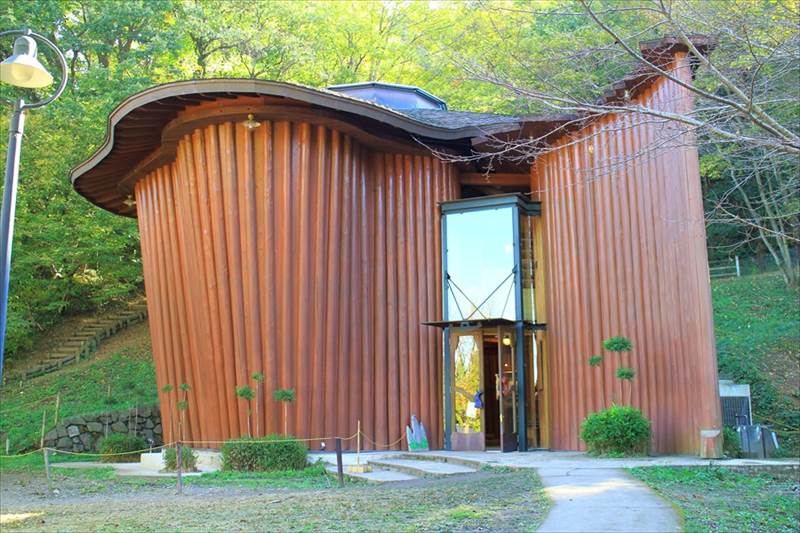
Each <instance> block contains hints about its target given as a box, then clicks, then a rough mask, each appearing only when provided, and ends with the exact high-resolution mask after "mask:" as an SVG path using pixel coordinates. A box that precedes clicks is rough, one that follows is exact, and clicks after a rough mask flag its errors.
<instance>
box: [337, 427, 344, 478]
mask: <svg viewBox="0 0 800 533" xmlns="http://www.w3.org/2000/svg"><path fill="white" fill-rule="evenodd" d="M336 473H337V474H338V476H339V486H340V487H344V466H343V465H342V439H340V438H339V437H336Z"/></svg>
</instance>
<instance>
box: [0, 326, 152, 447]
mask: <svg viewBox="0 0 800 533" xmlns="http://www.w3.org/2000/svg"><path fill="white" fill-rule="evenodd" d="M57 394H60V399H61V402H60V406H59V419H63V418H65V417H68V416H73V415H83V414H90V413H100V412H104V411H114V410H120V409H126V408H128V407H134V406H137V405H146V404H153V403H156V402H157V401H158V398H157V391H156V380H155V370H154V367H153V359H152V355H151V351H150V330H149V329H148V326H147V323H141V324H136V325H134V326H131V327H130V328H128V329H125V330H123V331H122V332H120V333H118V334H117V335H115V336H113V337H111V338H110V339H108V340H107V341H105V342H104V343H103V344H101V345H100V347H99V348H98V350H97V352H95V354H94V356H93V357H92V358H91V359H88V360H86V361H81V362H80V363H77V364H75V365H73V366H69V367H66V368H65V369H63V370H60V371H58V372H54V373H52V374H47V375H45V376H42V377H39V378H35V379H32V380H30V381H26V382H24V383H23V386H22V387H19V386H16V385H8V386H5V387H3V388H2V389H0V440H2V443H3V446H4V445H5V439H6V437H8V439H9V441H10V449H11V452H12V453H14V452H15V451H20V450H24V449H27V448H30V447H35V446H37V445H38V443H39V437H40V434H41V426H42V413H43V412H45V417H46V419H45V431H47V430H48V429H50V428H51V427H52V426H53V423H54V418H55V406H56V395H57Z"/></svg>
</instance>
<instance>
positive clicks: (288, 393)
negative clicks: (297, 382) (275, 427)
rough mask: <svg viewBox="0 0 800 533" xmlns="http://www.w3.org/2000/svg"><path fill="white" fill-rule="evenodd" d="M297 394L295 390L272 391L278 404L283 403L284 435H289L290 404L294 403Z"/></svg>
mask: <svg viewBox="0 0 800 533" xmlns="http://www.w3.org/2000/svg"><path fill="white" fill-rule="evenodd" d="M296 396H297V395H296V394H295V392H294V389H275V390H274V391H272V398H273V399H274V400H275V401H276V402H282V403H283V435H284V436H288V435H289V404H290V403H292V402H293V401H294V400H295V398H296Z"/></svg>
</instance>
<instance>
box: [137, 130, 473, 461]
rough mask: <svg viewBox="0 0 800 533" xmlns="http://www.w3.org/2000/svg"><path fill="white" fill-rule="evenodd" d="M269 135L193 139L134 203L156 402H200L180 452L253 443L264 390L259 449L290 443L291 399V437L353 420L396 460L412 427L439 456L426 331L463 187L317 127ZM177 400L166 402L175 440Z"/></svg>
mask: <svg viewBox="0 0 800 533" xmlns="http://www.w3.org/2000/svg"><path fill="white" fill-rule="evenodd" d="M261 124H262V125H261V127H259V128H257V129H255V130H253V131H249V130H248V129H246V128H245V127H244V126H243V125H242V124H241V123H233V122H223V123H220V124H212V125H207V126H203V127H202V128H200V129H196V130H194V131H193V132H192V133H190V134H188V135H186V136H185V137H183V138H182V139H181V140H180V142H179V143H178V148H177V157H176V161H175V162H174V163H172V164H169V165H166V166H163V167H161V168H159V169H157V170H155V171H153V172H151V173H149V174H148V175H147V176H146V177H145V178H143V179H142V180H140V181H139V182H138V183H137V184H136V188H135V190H136V201H137V210H138V218H139V227H140V232H141V242H142V255H143V260H144V273H145V284H146V289H147V295H148V307H149V312H150V325H151V326H150V327H151V332H152V337H153V354H154V358H155V363H156V374H157V381H158V386H159V389H161V387H163V386H164V385H165V384H167V383H170V384H173V385H175V386H177V385H178V384H180V383H189V384H190V385H191V386H192V390H191V392H190V394H189V408H188V410H187V412H186V419H187V420H186V435H185V437H186V439H188V440H193V441H219V440H224V439H227V438H231V437H238V436H240V435H242V434H245V433H246V431H247V409H246V404H245V402H244V401H243V400H240V399H238V398H237V397H236V396H235V388H236V387H237V386H241V385H245V384H247V385H250V386H254V382H253V380H252V379H251V378H250V376H251V375H252V373H254V372H262V373H263V374H264V376H265V380H264V386H263V391H262V394H260V395H259V396H258V398H257V400H256V401H257V402H258V406H259V407H258V409H257V411H258V413H259V418H260V419H259V420H258V421H256V414H255V411H256V409H255V408H254V409H253V411H254V412H253V414H252V416H251V427H252V429H253V431H255V429H256V427H257V426H258V427H259V428H260V433H262V434H263V433H272V432H277V433H280V432H282V431H283V419H282V407H281V406H279V405H278V404H277V403H276V402H274V401H273V400H272V391H273V390H274V389H276V388H292V387H293V388H295V389H296V391H297V401H296V402H295V403H294V404H293V405H292V406H291V408H290V410H289V417H288V427H289V432H290V433H292V434H294V435H297V436H299V437H303V438H310V437H332V436H349V435H352V434H354V433H355V431H356V424H357V421H358V420H361V423H362V429H363V430H364V433H365V434H366V435H367V436H368V437H369V438H370V439H373V440H374V441H376V442H377V443H378V444H380V445H385V444H389V443H395V446H394V447H395V448H397V447H399V446H400V445H401V444H402V442H401V441H400V439H401V436H402V435H403V433H402V430H403V428H404V426H405V424H407V423H408V419H409V417H410V416H411V415H412V414H415V415H417V416H418V417H420V418H421V420H422V421H423V422H424V423H425V424H426V426H427V427H428V429H429V435H430V437H431V440H432V444H433V445H434V446H436V445H440V442H439V437H440V433H441V428H440V421H441V419H442V414H441V405H440V404H441V335H440V333H439V332H437V331H436V330H435V329H434V328H429V327H425V326H420V322H421V321H423V320H427V319H432V318H435V317H438V316H441V297H440V294H441V290H440V287H441V263H440V261H441V258H440V250H441V243H440V230H439V214H438V208H437V203H438V202H440V201H444V200H448V199H453V198H455V197H456V195H457V194H458V180H457V176H456V173H455V171H454V169H453V168H452V167H451V166H449V165H447V164H445V163H442V162H440V161H438V160H436V159H435V158H433V157H424V156H418V155H394V154H385V153H377V152H375V151H372V150H370V149H369V148H367V147H365V146H362V145H361V144H359V142H357V141H355V140H354V139H352V138H351V137H350V136H348V135H345V134H342V133H340V132H338V131H336V130H334V129H330V128H328V127H325V126H322V125H312V124H309V123H304V122H287V121H277V122H271V121H263V122H262V123H261ZM175 398H176V394H175V393H174V392H173V393H170V394H164V393H161V394H160V399H161V405H162V416H163V417H164V429H165V431H166V437H165V438H166V439H167V440H173V439H175V438H177V437H178V436H179V435H177V433H176V432H177V427H178V424H177V420H176V418H175V417H176V405H175V404H176V399H175ZM254 407H255V404H254ZM317 444H318V443H313V444H312V446H313V447H317ZM326 444H327V445H328V446H333V441H328V442H327V443H326ZM215 445H216V444H212V446H215ZM346 446H348V447H350V448H353V447H354V446H355V442H354V441H349V442H347V443H346ZM364 447H365V448H366V449H371V448H373V447H374V445H373V444H372V443H370V442H369V441H367V442H365V443H364Z"/></svg>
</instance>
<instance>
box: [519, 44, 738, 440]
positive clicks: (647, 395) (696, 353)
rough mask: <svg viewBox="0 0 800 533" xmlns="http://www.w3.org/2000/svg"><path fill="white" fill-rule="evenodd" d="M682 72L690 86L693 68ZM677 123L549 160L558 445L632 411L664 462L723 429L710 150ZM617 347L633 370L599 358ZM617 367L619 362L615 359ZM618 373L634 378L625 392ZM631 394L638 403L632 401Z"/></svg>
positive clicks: (546, 200)
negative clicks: (708, 210) (615, 339)
mask: <svg viewBox="0 0 800 533" xmlns="http://www.w3.org/2000/svg"><path fill="white" fill-rule="evenodd" d="M673 71H674V72H675V73H676V74H678V75H681V76H684V77H686V79H687V81H689V82H690V81H691V69H690V67H689V64H688V58H687V57H686V56H685V55H684V54H679V55H678V58H677V63H676V64H674V65H673ZM638 98H639V99H640V101H641V102H642V103H643V104H644V105H646V106H648V107H651V108H654V109H663V110H665V111H670V110H675V111H680V107H681V106H687V105H691V96H690V95H689V94H688V92H687V91H686V90H685V89H683V88H681V87H680V86H679V85H678V84H676V83H672V82H668V81H667V80H666V79H664V78H662V79H659V80H658V81H656V82H655V83H654V84H652V85H650V87H648V88H647V89H646V90H645V91H644V92H642V93H641V94H640V95H639V96H638ZM690 135H691V134H690V133H689V132H687V131H684V130H682V129H681V128H679V127H678V126H676V125H675V124H674V123H667V122H666V121H664V120H661V119H658V118H654V117H647V116H644V115H619V116H611V117H606V118H603V119H600V120H597V121H595V122H593V123H592V124H591V125H590V126H589V127H587V128H586V129H584V130H581V131H580V132H577V133H576V134H574V135H571V136H569V137H564V138H562V139H560V140H559V141H558V142H557V143H556V144H555V145H554V147H553V148H554V149H553V151H551V152H549V153H547V154H546V155H543V156H542V157H540V158H539V160H538V161H537V162H536V165H535V166H534V167H533V172H532V184H531V185H532V190H533V191H535V193H536V194H537V195H538V196H539V198H540V199H541V201H542V223H543V227H544V240H545V242H544V255H545V257H544V258H543V259H544V262H545V274H544V276H545V278H546V283H545V286H546V300H547V305H546V308H547V311H546V312H547V317H546V322H547V323H548V332H547V340H548V349H547V354H546V356H547V359H548V368H549V375H548V378H549V384H550V387H549V390H550V398H549V400H550V409H551V413H550V415H551V422H550V431H551V443H550V445H551V447H553V448H555V449H579V448H580V447H581V441H580V438H579V433H580V423H581V421H582V420H583V419H584V418H585V417H586V415H588V414H589V413H591V412H594V411H598V410H600V409H602V408H605V407H607V406H609V405H610V404H611V403H612V402H614V401H616V402H617V403H619V402H621V401H623V400H625V401H627V400H630V402H631V404H632V405H634V406H636V407H639V408H640V409H642V411H643V412H644V413H645V415H646V416H648V417H649V418H650V420H651V421H652V423H653V439H654V440H653V446H654V451H655V452H660V453H666V452H684V453H697V452H698V450H699V445H700V442H699V441H700V430H701V429H714V428H721V427H722V426H721V413H720V403H719V396H718V394H719V393H718V384H717V368H716V352H715V343H714V329H713V316H712V309H711V291H710V287H709V277H708V258H707V255H706V242H705V235H706V234H705V221H704V217H703V201H702V191H701V188H700V176H699V168H698V157H697V149H696V148H695V147H694V145H693V144H692V143H691V139H690V137H689V136H690ZM614 335H624V336H627V337H628V338H630V339H631V341H632V343H633V346H634V350H633V352H632V353H631V354H629V355H625V356H623V357H622V359H619V358H617V357H616V356H614V355H611V354H609V355H608V356H607V357H606V359H607V360H606V362H605V363H604V364H603V365H602V366H600V367H597V368H591V367H589V365H588V364H587V361H588V358H589V357H590V356H591V355H593V354H596V353H600V352H601V350H602V341H603V339H606V338H608V337H611V336H614ZM612 358H613V359H612ZM618 364H623V365H625V366H629V367H632V368H634V370H635V371H636V377H635V379H634V380H633V382H632V388H630V389H628V388H627V386H626V387H625V389H621V386H620V380H619V379H617V378H616V377H615V376H614V370H615V368H616V367H617V365H618ZM628 395H630V396H628Z"/></svg>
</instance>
